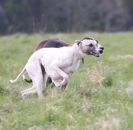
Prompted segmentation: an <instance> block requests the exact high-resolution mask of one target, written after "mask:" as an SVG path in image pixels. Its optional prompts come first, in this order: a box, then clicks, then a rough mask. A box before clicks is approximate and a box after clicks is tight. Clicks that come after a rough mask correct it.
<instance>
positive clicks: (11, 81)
mask: <svg viewBox="0 0 133 130" xmlns="http://www.w3.org/2000/svg"><path fill="white" fill-rule="evenodd" d="M25 70H26V69H25V67H24V68H23V70H22V71H21V72H20V74H19V75H18V76H17V78H16V79H14V80H10V83H15V82H17V80H18V79H19V78H20V76H21V75H22V74H23V73H24V72H25Z"/></svg>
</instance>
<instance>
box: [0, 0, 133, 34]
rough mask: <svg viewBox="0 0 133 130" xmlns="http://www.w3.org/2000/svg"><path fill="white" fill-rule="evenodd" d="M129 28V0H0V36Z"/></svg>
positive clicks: (132, 22)
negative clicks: (18, 33)
mask: <svg viewBox="0 0 133 130" xmlns="http://www.w3.org/2000/svg"><path fill="white" fill-rule="evenodd" d="M132 29H133V1H132V0H0V34H10V33H15V32H27V33H33V32H75V31H77V32H81V31H88V30H93V31H121V30H124V31H125V30H132Z"/></svg>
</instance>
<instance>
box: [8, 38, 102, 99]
mask: <svg viewBox="0 0 133 130" xmlns="http://www.w3.org/2000/svg"><path fill="white" fill-rule="evenodd" d="M103 50H104V47H103V46H102V45H101V44H100V43H98V41H97V40H95V39H93V38H83V39H82V40H80V41H78V42H75V43H74V44H73V45H72V46H65V47H61V48H42V49H40V50H38V51H36V52H34V53H33V54H32V55H31V57H30V58H29V60H28V62H27V64H26V65H25V67H24V68H23V70H22V71H21V73H20V74H19V75H18V76H17V78H16V79H15V80H10V82H11V83H15V82H17V80H18V79H19V78H20V76H21V75H22V74H23V73H25V72H26V71H27V73H28V75H29V77H30V78H31V79H32V82H33V86H32V87H31V88H28V89H25V90H23V91H21V95H22V96H25V95H28V94H31V93H37V94H38V96H39V97H43V90H45V88H46V83H47V79H48V77H50V78H51V80H52V82H53V83H54V85H55V86H56V87H59V86H63V85H66V84H68V81H69V76H70V74H71V73H73V72H75V71H76V70H77V69H78V68H79V65H80V62H81V60H82V58H84V57H85V56H87V55H93V56H95V57H100V55H101V54H102V53H103ZM40 65H42V66H43V67H44V68H45V75H44V77H43V76H42V71H41V67H40ZM43 84H44V86H45V87H44V88H43Z"/></svg>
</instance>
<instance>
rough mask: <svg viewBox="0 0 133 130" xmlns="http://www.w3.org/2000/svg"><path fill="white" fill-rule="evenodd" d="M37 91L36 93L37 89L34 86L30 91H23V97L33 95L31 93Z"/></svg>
mask: <svg viewBox="0 0 133 130" xmlns="http://www.w3.org/2000/svg"><path fill="white" fill-rule="evenodd" d="M36 92H37V91H36V88H35V87H34V86H32V87H31V88H28V89H25V90H22V91H21V95H22V96H26V95H28V94H31V93H33V94H34V93H36Z"/></svg>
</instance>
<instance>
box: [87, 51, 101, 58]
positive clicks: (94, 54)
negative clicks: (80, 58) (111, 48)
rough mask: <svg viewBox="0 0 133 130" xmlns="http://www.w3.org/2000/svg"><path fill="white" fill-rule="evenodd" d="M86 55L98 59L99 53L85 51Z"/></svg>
mask: <svg viewBox="0 0 133 130" xmlns="http://www.w3.org/2000/svg"><path fill="white" fill-rule="evenodd" d="M85 53H86V54H87V55H93V56H95V57H100V54H101V53H100V52H94V51H86V52H85Z"/></svg>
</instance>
